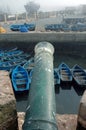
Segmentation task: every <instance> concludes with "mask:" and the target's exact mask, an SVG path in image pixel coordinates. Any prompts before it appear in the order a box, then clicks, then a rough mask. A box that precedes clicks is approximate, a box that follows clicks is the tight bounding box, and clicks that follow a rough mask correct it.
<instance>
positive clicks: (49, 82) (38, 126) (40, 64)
mask: <svg viewBox="0 0 86 130" xmlns="http://www.w3.org/2000/svg"><path fill="white" fill-rule="evenodd" d="M53 53H54V48H53V46H52V45H51V44H50V43H48V42H40V43H38V44H37V45H36V46H35V67H34V70H33V76H32V82H31V88H30V93H29V99H28V105H27V109H26V116H25V121H24V124H23V130H57V129H58V128H57V124H56V119H55V115H56V104H55V92H54V76H53Z"/></svg>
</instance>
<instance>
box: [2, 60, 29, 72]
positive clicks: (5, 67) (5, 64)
mask: <svg viewBox="0 0 86 130" xmlns="http://www.w3.org/2000/svg"><path fill="white" fill-rule="evenodd" d="M26 62H27V60H25V59H23V60H22V59H21V60H18V59H17V60H12V61H4V62H2V61H1V62H0V70H7V71H12V69H14V68H15V67H16V66H17V65H24V64H25V63H26Z"/></svg>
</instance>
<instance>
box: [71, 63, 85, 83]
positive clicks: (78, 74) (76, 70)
mask: <svg viewBox="0 0 86 130" xmlns="http://www.w3.org/2000/svg"><path fill="white" fill-rule="evenodd" d="M71 72H72V76H73V78H74V81H75V82H76V83H77V85H80V86H85V85H86V72H85V71H84V69H83V68H81V67H80V66H79V65H77V64H76V65H75V66H74V67H73V68H72V70H71Z"/></svg>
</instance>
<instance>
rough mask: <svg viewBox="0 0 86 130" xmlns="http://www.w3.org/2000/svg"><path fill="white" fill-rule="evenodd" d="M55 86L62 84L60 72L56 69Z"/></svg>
mask: <svg viewBox="0 0 86 130" xmlns="http://www.w3.org/2000/svg"><path fill="white" fill-rule="evenodd" d="M54 84H55V85H57V84H60V77H59V73H58V70H57V69H56V68H55V69H54Z"/></svg>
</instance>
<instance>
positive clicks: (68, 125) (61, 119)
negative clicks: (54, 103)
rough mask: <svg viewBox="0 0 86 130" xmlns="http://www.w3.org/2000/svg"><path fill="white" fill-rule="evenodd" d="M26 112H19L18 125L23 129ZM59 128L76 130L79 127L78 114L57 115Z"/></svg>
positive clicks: (20, 129) (59, 129) (61, 129)
mask: <svg viewBox="0 0 86 130" xmlns="http://www.w3.org/2000/svg"><path fill="white" fill-rule="evenodd" d="M24 116H25V113H24V112H19V113H18V125H19V130H22V124H23V123H24ZM56 120H57V125H58V130H76V127H77V115H72V114H69V115H68V114H65V115H59V114H57V115H56Z"/></svg>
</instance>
